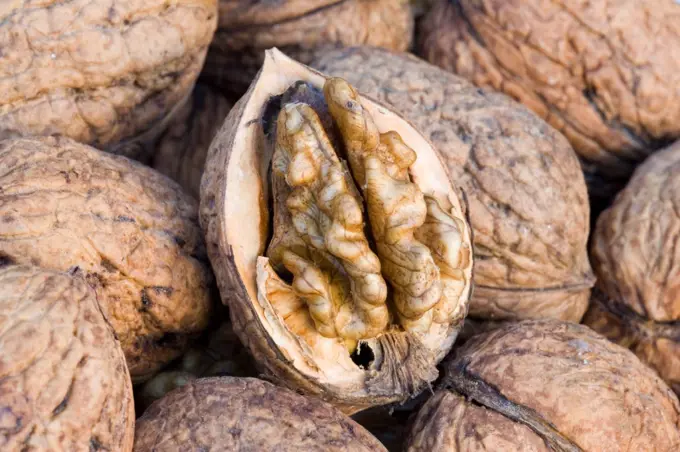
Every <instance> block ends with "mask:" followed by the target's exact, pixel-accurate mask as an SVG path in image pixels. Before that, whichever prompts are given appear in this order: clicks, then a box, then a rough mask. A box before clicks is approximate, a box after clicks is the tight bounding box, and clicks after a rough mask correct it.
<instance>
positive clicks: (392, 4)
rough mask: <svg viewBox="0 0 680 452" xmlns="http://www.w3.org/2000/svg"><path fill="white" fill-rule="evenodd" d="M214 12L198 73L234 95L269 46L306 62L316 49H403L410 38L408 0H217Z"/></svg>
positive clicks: (238, 94)
mask: <svg viewBox="0 0 680 452" xmlns="http://www.w3.org/2000/svg"><path fill="white" fill-rule="evenodd" d="M219 15H220V18H219V24H218V28H217V32H216V33H215V38H214V39H213V42H212V44H211V45H210V52H209V53H208V58H207V60H206V64H205V67H204V69H203V77H204V78H205V79H206V80H208V81H210V82H211V83H214V84H217V85H218V86H219V87H220V88H221V89H222V90H224V91H225V92H227V93H229V94H230V95H231V96H233V97H234V99H237V98H239V97H241V95H243V94H244V93H245V91H246V89H247V88H248V86H249V85H250V83H251V82H252V80H253V79H254V78H255V74H256V73H257V71H258V70H259V69H260V67H261V66H262V63H263V61H264V51H265V50H267V49H269V48H271V47H277V48H278V49H279V50H281V51H282V52H284V53H285V54H286V55H288V56H290V57H292V58H294V59H295V60H297V61H299V62H301V63H305V64H306V63H309V61H310V58H311V53H312V51H314V50H317V49H319V48H329V49H330V48H337V47H345V46H352V45H361V44H367V45H374V46H379V47H385V48H389V49H394V50H406V49H408V48H409V47H410V46H411V41H412V38H413V15H412V12H411V6H410V4H409V0H279V1H274V2H272V1H268V0H251V1H247V2H244V1H243V0H220V1H219ZM230 99H231V98H230Z"/></svg>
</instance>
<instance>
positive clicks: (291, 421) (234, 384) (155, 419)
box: [135, 377, 385, 452]
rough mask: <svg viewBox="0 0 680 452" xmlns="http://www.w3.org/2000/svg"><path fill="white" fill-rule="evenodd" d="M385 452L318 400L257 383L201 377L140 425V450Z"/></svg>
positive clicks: (147, 414) (157, 404) (156, 407)
mask: <svg viewBox="0 0 680 452" xmlns="http://www.w3.org/2000/svg"><path fill="white" fill-rule="evenodd" d="M186 450H197V451H198V450H220V451H281V452H296V451H313V452H317V451H318V452H344V451H357V452H363V451H365V452H383V451H385V448H384V447H383V446H382V445H381V444H380V442H379V441H378V440H377V439H375V438H374V437H373V436H371V434H370V433H368V432H367V431H366V430H365V429H364V428H363V427H361V426H360V425H359V424H357V423H356V422H354V421H352V420H351V419H350V418H348V417H347V416H345V415H343V414H342V413H341V412H340V411H339V410H337V409H335V408H333V407H332V406H330V405H329V404H327V403H325V402H322V401H320V400H318V399H316V398H314V397H303V396H301V395H299V394H296V393H295V392H293V391H291V390H289V389H285V388H281V387H278V386H274V385H273V384H271V383H268V382H266V381H262V380H257V379H255V378H230V377H218V378H201V379H198V380H194V381H192V382H191V383H188V384H187V385H185V386H183V387H181V388H179V389H176V390H174V391H172V392H170V393H169V394H168V395H166V396H165V397H163V398H162V399H160V400H157V401H156V402H154V403H153V404H152V405H151V406H150V407H149V409H148V410H147V411H146V412H145V413H144V415H143V416H142V417H141V418H139V419H138V420H137V425H136V430H135V451H137V452H147V451H148V452H152V451H153V452H174V451H177V452H179V451H186Z"/></svg>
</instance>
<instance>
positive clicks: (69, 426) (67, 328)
mask: <svg viewBox="0 0 680 452" xmlns="http://www.w3.org/2000/svg"><path fill="white" fill-rule="evenodd" d="M134 417H135V416H134V406H133V402H132V386H131V384H130V376H129V375H128V372H127V367H126V366H125V357H124V356H123V352H122V350H121V349H120V345H119V344H118V342H117V341H116V339H115V336H114V333H113V331H112V329H111V327H110V325H108V324H107V323H106V321H105V320H104V317H103V315H102V313H101V310H100V309H99V306H98V305H97V299H96V296H95V294H94V292H93V291H92V289H91V288H90V287H88V286H87V284H86V283H85V281H83V280H82V279H81V278H77V277H76V278H73V277H71V276H70V275H67V274H65V273H56V272H52V271H46V270H42V269H38V268H36V267H24V266H14V265H9V266H5V267H4V268H1V269H0V449H2V450H6V451H15V450H30V451H48V450H49V451H63V452H66V451H77V452H80V451H91V450H110V451H114V450H115V451H121V452H124V451H130V450H132V440H133V435H134V425H133V424H134Z"/></svg>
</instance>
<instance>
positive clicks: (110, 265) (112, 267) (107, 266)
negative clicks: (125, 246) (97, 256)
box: [99, 257, 118, 272]
mask: <svg viewBox="0 0 680 452" xmlns="http://www.w3.org/2000/svg"><path fill="white" fill-rule="evenodd" d="M99 264H100V265H101V266H102V268H104V270H106V271H107V272H116V271H118V268H117V267H116V266H115V265H113V262H111V261H110V260H108V259H107V258H105V257H102V260H101V262H100V263H99Z"/></svg>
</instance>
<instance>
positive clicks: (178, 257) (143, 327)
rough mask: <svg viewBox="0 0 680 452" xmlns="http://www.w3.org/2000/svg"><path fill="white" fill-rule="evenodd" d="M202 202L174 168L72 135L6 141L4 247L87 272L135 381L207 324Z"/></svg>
mask: <svg viewBox="0 0 680 452" xmlns="http://www.w3.org/2000/svg"><path fill="white" fill-rule="evenodd" d="M197 208H198V206H197V203H196V201H194V200H193V199H191V198H190V197H189V196H188V195H186V194H184V193H183V192H182V190H181V189H180V187H179V186H178V185H177V184H176V183H174V182H173V181H171V180H170V179H168V178H166V177H165V176H163V175H161V174H159V173H157V172H155V171H154V170H152V169H150V168H148V167H146V166H143V165H141V164H139V163H137V162H135V161H132V160H129V159H127V158H125V157H122V156H116V155H112V154H108V153H105V152H100V151H97V150H96V149H94V148H91V147H89V146H87V145H84V144H79V143H76V142H75V141H73V140H71V139H69V138H64V137H62V138H55V137H45V138H20V139H10V140H5V141H2V142H0V224H2V227H1V228H0V255H4V256H7V257H9V258H10V259H12V260H14V261H16V262H18V263H22V264H31V265H35V266H39V267H45V268H52V269H55V270H62V271H66V270H69V269H72V270H74V271H77V272H78V273H82V274H83V275H84V276H85V278H86V280H87V282H88V283H89V284H90V285H91V286H92V287H93V288H94V289H95V292H96V293H97V299H98V301H99V304H100V305H101V307H102V310H103V312H104V315H105V316H106V318H107V320H108V321H109V322H110V323H111V325H112V326H113V329H114V331H115V332H116V335H117V336H118V339H119V340H120V342H121V344H122V347H123V351H124V352H125V356H126V358H127V364H128V368H129V370H130V373H131V375H132V378H133V380H134V381H135V382H136V381H139V380H143V379H145V378H148V377H150V376H152V375H153V374H154V373H155V372H156V371H158V369H159V368H160V367H162V366H163V365H164V364H167V363H168V362H170V361H171V360H172V359H174V358H176V357H177V356H179V355H180V354H181V353H182V352H183V351H184V350H185V349H186V347H187V345H188V341H189V338H190V337H191V335H193V334H195V333H198V332H200V331H202V330H203V329H204V328H205V327H206V326H207V324H208V320H209V317H210V311H211V302H212V301H211V298H210V286H211V283H212V279H213V277H212V273H211V271H210V267H209V264H208V263H207V258H206V256H205V246H204V242H203V238H202V234H201V230H200V228H199V225H198V218H197V213H198V212H197Z"/></svg>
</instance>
